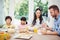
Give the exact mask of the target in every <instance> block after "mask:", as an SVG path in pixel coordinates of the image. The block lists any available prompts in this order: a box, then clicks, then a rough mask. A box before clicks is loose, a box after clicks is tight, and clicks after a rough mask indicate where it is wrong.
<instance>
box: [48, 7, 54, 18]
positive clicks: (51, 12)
mask: <svg viewBox="0 0 60 40" xmlns="http://www.w3.org/2000/svg"><path fill="white" fill-rule="evenodd" d="M49 11H50V14H51V16H52V17H55V11H54V10H53V8H51V9H49Z"/></svg>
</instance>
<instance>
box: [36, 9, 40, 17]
mask: <svg viewBox="0 0 60 40" xmlns="http://www.w3.org/2000/svg"><path fill="white" fill-rule="evenodd" d="M40 14H41V11H40V10H37V11H36V17H37V18H39V17H40Z"/></svg>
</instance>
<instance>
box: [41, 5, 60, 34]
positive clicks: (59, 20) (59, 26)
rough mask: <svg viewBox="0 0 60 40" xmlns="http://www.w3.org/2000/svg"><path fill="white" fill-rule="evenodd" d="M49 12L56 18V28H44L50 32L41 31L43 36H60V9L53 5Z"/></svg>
mask: <svg viewBox="0 0 60 40" xmlns="http://www.w3.org/2000/svg"><path fill="white" fill-rule="evenodd" d="M49 11H50V14H51V16H52V17H53V18H54V26H53V28H49V27H47V26H46V25H44V27H45V28H46V29H48V30H50V31H41V32H42V33H43V34H50V35H60V14H59V8H58V6H56V5H52V6H50V7H49Z"/></svg>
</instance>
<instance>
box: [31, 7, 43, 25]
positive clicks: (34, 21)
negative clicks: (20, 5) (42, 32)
mask: <svg viewBox="0 0 60 40" xmlns="http://www.w3.org/2000/svg"><path fill="white" fill-rule="evenodd" d="M37 10H39V11H42V10H41V9H40V8H37V9H36V10H35V12H34V19H33V22H32V24H33V25H35V23H36V19H37V17H36V11H37ZM42 20H43V18H42V12H41V14H40V17H39V21H40V24H41V23H42Z"/></svg>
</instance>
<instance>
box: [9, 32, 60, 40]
mask: <svg viewBox="0 0 60 40" xmlns="http://www.w3.org/2000/svg"><path fill="white" fill-rule="evenodd" d="M17 35H18V34H17ZM10 40H60V37H59V36H57V35H40V34H36V33H34V34H33V36H32V37H31V38H30V39H16V38H13V37H11V39H10Z"/></svg>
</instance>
